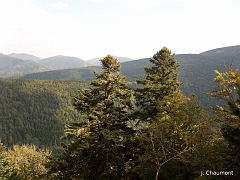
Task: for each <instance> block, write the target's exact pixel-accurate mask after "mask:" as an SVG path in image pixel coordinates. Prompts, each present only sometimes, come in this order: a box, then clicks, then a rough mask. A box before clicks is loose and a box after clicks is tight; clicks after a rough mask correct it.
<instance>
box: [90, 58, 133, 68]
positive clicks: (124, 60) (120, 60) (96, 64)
mask: <svg viewBox="0 0 240 180" xmlns="http://www.w3.org/2000/svg"><path fill="white" fill-rule="evenodd" d="M113 57H114V58H117V60H118V61H119V62H121V63H122V62H128V61H132V59H130V58H126V57H119V56H113ZM102 58H103V57H99V58H93V59H89V60H87V61H86V62H88V63H90V64H93V65H94V66H101V63H100V61H99V60H100V59H102Z"/></svg>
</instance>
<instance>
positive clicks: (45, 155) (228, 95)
mask: <svg viewBox="0 0 240 180" xmlns="http://www.w3.org/2000/svg"><path fill="white" fill-rule="evenodd" d="M204 56H205V55H204ZM187 57H190V59H189V60H186V59H187V58H186V57H185V55H182V59H183V60H182V63H183V64H184V63H185V66H184V68H183V72H185V73H186V74H184V76H185V78H189V79H190V78H191V75H192V74H194V73H193V72H191V71H188V70H189V69H188V68H192V71H196V72H200V71H199V69H200V70H201V73H199V74H197V75H196V77H194V78H192V80H191V81H190V80H189V82H194V81H197V83H198V87H199V88H198V89H200V90H203V89H204V88H205V87H204V86H203V84H202V82H203V81H199V80H202V79H203V78H210V77H207V76H205V75H204V73H208V72H209V71H210V70H212V69H211V68H212V67H211V65H212V63H213V61H211V60H212V59H215V57H212V59H211V56H209V57H207V58H203V57H201V58H199V56H196V55H190V56H189V55H187ZM180 59H181V58H180ZM235 60H236V61H233V60H232V62H231V64H230V65H225V66H224V67H223V66H219V69H217V68H216V69H217V70H215V71H214V73H215V76H213V79H212V81H214V83H215V84H214V83H211V85H212V89H211V90H210V91H209V93H208V96H209V97H211V98H212V99H214V98H215V99H216V100H217V101H215V102H216V103H215V104H214V106H213V107H211V115H210V114H209V112H208V111H205V110H204V109H203V108H202V107H201V106H200V104H199V101H198V97H197V96H196V95H194V94H191V95H190V94H187V93H188V92H187V91H186V92H185V93H186V94H187V95H184V94H183V93H182V91H181V86H187V88H188V86H190V85H191V84H190V83H189V82H188V81H184V78H183V84H182V82H181V81H179V79H178V74H179V72H180V70H179V68H180V67H181V63H179V62H178V61H177V59H176V58H175V56H174V55H173V54H172V53H171V51H170V50H169V49H167V48H166V47H163V48H162V49H161V50H160V51H158V52H157V53H156V54H154V55H153V57H152V58H150V60H149V61H148V62H147V67H145V68H144V72H145V73H144V74H143V76H142V77H141V78H139V79H137V81H136V82H135V81H131V82H127V80H126V79H125V77H124V75H122V72H123V70H122V71H121V66H120V63H119V62H118V61H117V59H115V58H114V57H113V56H111V55H107V56H106V57H104V58H103V59H101V62H102V66H103V69H102V70H101V71H100V72H99V73H95V74H94V77H95V78H94V80H93V81H91V83H90V84H89V81H82V82H80V81H66V80H65V81H60V80H58V81H50V80H20V79H0V102H1V104H0V114H1V117H0V137H1V141H0V178H3V179H66V180H67V179H73V180H74V179H75V180H77V179H82V180H88V179H89V180H92V179H102V180H105V179H119V180H127V179H129V180H130V179H141V180H145V179H146V180H152V179H155V180H158V179H164V180H172V179H179V180H185V179H189V180H193V179H194V180H214V179H215V178H216V176H217V177H218V179H222V180H223V179H225V178H228V179H231V180H235V179H236V178H239V177H240V169H239V167H240V166H239V162H240V161H239V157H240V154H239V148H240V147H239V144H240V141H239V137H240V127H239V122H240V121H239V120H240V105H239V103H240V74H239V72H238V70H237V69H235V68H234V67H233V65H235V64H238V63H239V61H238V59H235ZM195 62H197V63H195ZM223 62H224V61H223ZM130 63H132V62H130ZM138 63H139V64H138V65H139V66H136V67H137V69H136V71H135V72H139V71H138V70H140V67H141V65H140V64H141V63H146V60H142V61H138ZM197 64H199V65H198V66H196V65H197ZM203 64H205V65H206V64H208V65H209V66H208V67H206V66H203ZM213 64H214V63H213ZM122 65H123V64H122ZM194 65H195V66H194ZM123 66H124V65H123ZM210 67H211V68H210ZM221 68H223V69H221ZM126 69H127V68H126ZM96 70H98V69H96ZM222 71H224V72H223V73H222ZM76 72H78V71H76V69H75V70H73V73H76ZM86 72H87V73H86V74H88V73H90V71H89V70H86ZM65 73H66V74H67V72H65ZM63 74H64V73H63ZM66 74H65V75H66ZM88 75H89V76H90V74H88ZM208 75H209V74H208ZM68 76H69V77H71V75H70V74H68ZM184 76H183V77H184ZM72 77H73V76H72ZM72 77H71V78H72ZM79 77H81V76H79ZM86 77H87V76H86ZM83 79H85V78H83ZM186 82H187V83H189V84H186ZM209 82H210V81H209ZM184 83H185V84H184ZM214 85H215V86H214ZM213 86H214V88H213ZM130 87H131V88H130ZM185 88H186V87H185ZM77 89H79V90H78V92H77ZM219 99H222V100H223V103H224V105H222V103H221V102H220V101H219ZM212 114H214V116H212ZM61 137H63V139H62V140H63V141H61V140H60V138H61ZM1 142H3V144H4V145H7V146H8V147H9V148H8V149H6V148H5V146H4V145H3V144H2V143H1ZM60 142H62V143H63V144H62V145H61V147H60V146H59V145H60ZM23 144H35V145H37V146H38V147H40V148H41V149H39V148H38V147H36V146H35V145H23ZM45 148H50V150H53V154H51V153H50V152H49V151H48V150H46V149H45ZM55 153H56V154H55Z"/></svg>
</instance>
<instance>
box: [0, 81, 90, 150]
mask: <svg viewBox="0 0 240 180" xmlns="http://www.w3.org/2000/svg"><path fill="white" fill-rule="evenodd" d="M83 86H84V87H87V86H88V83H84V82H73V81H69V82H68V81H39V80H24V81H23V80H16V79H0V102H1V103H0V114H1V116H0V137H1V139H2V142H3V143H4V144H5V145H7V146H11V145H13V144H32V143H33V144H36V145H38V146H40V147H46V146H48V147H53V146H56V145H60V137H61V136H62V135H63V128H64V125H65V123H68V122H71V121H76V120H79V119H81V117H80V116H79V114H78V113H77V112H76V111H75V110H74V108H73V107H72V97H73V96H74V95H75V94H76V93H77V89H78V88H81V87H83Z"/></svg>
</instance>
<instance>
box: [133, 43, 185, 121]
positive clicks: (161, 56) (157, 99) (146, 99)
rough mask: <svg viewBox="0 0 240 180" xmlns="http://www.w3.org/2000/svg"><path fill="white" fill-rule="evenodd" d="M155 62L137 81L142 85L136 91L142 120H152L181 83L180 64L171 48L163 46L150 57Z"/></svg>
mask: <svg viewBox="0 0 240 180" xmlns="http://www.w3.org/2000/svg"><path fill="white" fill-rule="evenodd" d="M150 62H151V63H152V64H153V66H152V67H150V68H145V71H146V76H145V77H144V78H141V79H140V80H139V81H137V83H138V84H140V85H142V86H143V87H142V88H138V89H137V90H136V91H135V96H136V105H137V106H138V107H139V108H140V113H138V114H139V115H140V116H141V120H144V121H151V120H152V119H153V118H154V117H156V115H157V113H158V112H159V111H158V107H159V106H160V104H161V101H162V100H163V98H164V97H165V96H172V95H173V94H174V93H175V92H176V91H178V88H179V86H180V85H181V83H180V82H179V81H178V73H177V72H176V70H177V68H178V67H179V66H180V64H179V63H178V62H177V60H176V58H175V55H174V54H172V53H171V51H170V50H169V49H167V48H166V47H163V48H162V49H161V50H160V51H158V52H157V53H156V54H154V55H153V57H152V58H151V59H150Z"/></svg>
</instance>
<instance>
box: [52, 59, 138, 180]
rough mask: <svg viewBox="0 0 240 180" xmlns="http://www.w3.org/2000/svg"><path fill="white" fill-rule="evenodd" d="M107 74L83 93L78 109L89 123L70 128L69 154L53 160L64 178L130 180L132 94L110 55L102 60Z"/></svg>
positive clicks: (80, 92) (59, 174)
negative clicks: (128, 174)
mask: <svg viewBox="0 0 240 180" xmlns="http://www.w3.org/2000/svg"><path fill="white" fill-rule="evenodd" d="M100 61H101V63H102V66H103V70H104V71H103V72H102V73H100V74H96V73H95V76H96V80H95V81H92V82H91V88H90V89H85V90H79V94H78V96H77V97H75V99H74V106H75V108H76V109H77V110H78V111H79V112H80V113H81V115H82V116H83V118H84V119H85V122H83V123H75V124H72V125H69V126H67V128H66V130H65V138H66V139H67V140H68V141H69V143H67V144H66V145H65V146H64V149H65V152H64V153H63V154H62V155H61V156H60V157H59V158H57V159H55V160H54V161H52V166H51V168H52V171H55V172H57V173H58V178H62V179H104V180H105V179H127V178H126V174H127V166H126V164H127V161H128V159H129V158H130V157H127V156H126V154H127V151H129V149H127V148H126V147H127V146H126V144H127V142H128V139H129V137H131V136H132V135H133V134H134V131H133V129H132V128H131V127H129V126H128V122H129V114H130V111H131V109H132V107H133V106H132V96H133V94H132V91H131V90H130V89H129V88H128V87H127V85H126V81H125V78H124V76H123V75H122V74H121V73H120V63H119V62H118V61H117V59H115V58H113V57H112V56H110V55H107V56H106V57H105V58H103V59H101V60H100Z"/></svg>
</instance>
